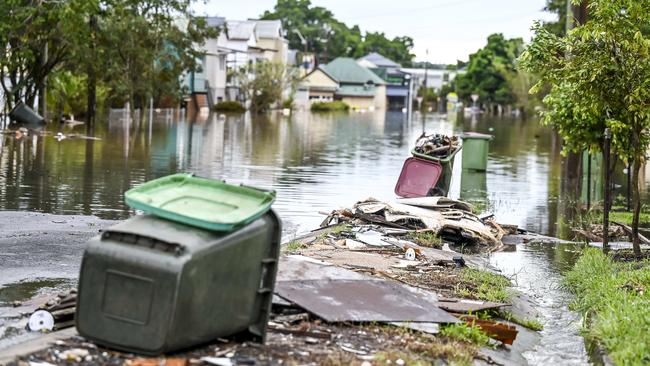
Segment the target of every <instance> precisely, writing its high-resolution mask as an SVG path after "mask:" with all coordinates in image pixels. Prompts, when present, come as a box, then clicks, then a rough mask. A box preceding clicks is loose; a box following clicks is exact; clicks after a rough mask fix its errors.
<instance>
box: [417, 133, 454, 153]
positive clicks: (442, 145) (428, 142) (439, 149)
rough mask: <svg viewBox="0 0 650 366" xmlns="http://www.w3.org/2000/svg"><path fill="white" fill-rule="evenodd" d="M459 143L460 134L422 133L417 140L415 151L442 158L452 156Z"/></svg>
mask: <svg viewBox="0 0 650 366" xmlns="http://www.w3.org/2000/svg"><path fill="white" fill-rule="evenodd" d="M459 145H460V142H459V141H458V136H446V135H441V134H432V135H426V134H425V133H422V135H420V137H418V139H417V141H416V142H415V152H417V153H419V154H424V155H428V156H432V157H436V158H440V159H442V158H446V157H448V156H451V155H452V154H453V153H454V152H455V151H456V150H458V147H459Z"/></svg>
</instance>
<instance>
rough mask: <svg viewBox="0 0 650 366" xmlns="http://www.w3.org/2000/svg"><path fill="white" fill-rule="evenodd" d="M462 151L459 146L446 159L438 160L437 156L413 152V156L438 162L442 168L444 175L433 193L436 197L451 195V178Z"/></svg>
mask: <svg viewBox="0 0 650 366" xmlns="http://www.w3.org/2000/svg"><path fill="white" fill-rule="evenodd" d="M460 149H462V146H459V147H458V148H457V149H456V150H455V151H453V152H452V153H451V154H449V155H448V156H447V157H445V158H438V157H435V156H430V155H426V154H420V153H418V152H416V151H415V149H413V150H411V154H412V155H413V156H415V157H416V158H420V159H425V160H431V161H437V162H438V163H440V165H441V166H442V174H441V175H440V179H439V180H438V184H436V186H435V187H434V191H435V192H433V193H434V195H435V196H447V194H448V193H449V186H450V185H451V176H452V173H453V171H454V158H455V157H456V154H458V152H459V151H460Z"/></svg>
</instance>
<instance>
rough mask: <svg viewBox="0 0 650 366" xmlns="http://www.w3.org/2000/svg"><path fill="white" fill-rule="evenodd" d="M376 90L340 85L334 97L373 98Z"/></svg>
mask: <svg viewBox="0 0 650 366" xmlns="http://www.w3.org/2000/svg"><path fill="white" fill-rule="evenodd" d="M376 89H377V88H375V87H374V86H369V87H367V86H362V85H342V86H340V87H339V88H338V89H337V90H336V93H335V94H336V95H340V96H346V97H368V98H374V97H375V94H377V90H376Z"/></svg>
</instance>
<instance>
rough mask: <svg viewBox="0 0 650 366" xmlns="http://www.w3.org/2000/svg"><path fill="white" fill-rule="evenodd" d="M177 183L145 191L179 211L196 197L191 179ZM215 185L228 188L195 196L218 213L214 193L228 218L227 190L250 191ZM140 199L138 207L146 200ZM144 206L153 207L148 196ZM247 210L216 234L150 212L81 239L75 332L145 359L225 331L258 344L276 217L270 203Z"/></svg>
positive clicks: (274, 259) (267, 302) (273, 266)
mask: <svg viewBox="0 0 650 366" xmlns="http://www.w3.org/2000/svg"><path fill="white" fill-rule="evenodd" d="M184 179H185V180H183V179H180V180H179V179H177V180H176V181H174V182H172V183H173V185H171V186H170V185H163V186H160V185H159V186H157V187H155V188H154V189H153V190H152V191H150V192H146V193H148V194H151V195H152V196H156V197H157V195H162V196H165V195H166V196H165V197H164V199H163V201H164V202H162V201H161V202H162V203H161V207H162V208H164V207H176V206H178V205H179V206H178V207H184V206H186V205H184V204H183V201H184V200H185V202H186V203H192V202H193V203H194V204H196V200H197V199H198V198H199V197H196V196H193V197H190V196H189V193H188V192H192V189H199V188H197V186H194V187H193V188H192V187H190V188H192V189H189V190H188V186H192V185H193V184H195V183H196V179H195V178H194V177H191V176H189V177H186V178H184ZM154 182H155V181H154ZM150 183H151V182H150ZM199 183H200V184H203V183H205V182H203V183H201V181H199ZM147 184H149V183H147ZM166 184H169V182H167V183H166ZM200 184H199V185H200ZM210 184H212V183H210ZM210 184H208V186H210ZM219 184H225V183H219ZM161 187H162V188H161ZM214 187H221V188H222V189H225V190H227V191H228V192H230V194H229V195H228V197H226V196H219V195H215V196H210V195H209V194H207V193H206V192H207V191H206V192H203V194H204V196H203V198H204V199H206V200H208V201H210V199H211V198H212V199H213V201H211V202H209V204H206V205H208V206H209V207H212V209H217V208H218V207H220V205H218V204H217V202H216V201H214V197H220V198H218V199H222V200H223V202H221V203H222V205H221V206H222V207H223V210H231V211H232V212H231V213H232V214H234V212H235V211H236V210H237V207H234V206H233V205H232V202H230V203H227V202H225V201H227V200H228V199H230V198H231V195H233V194H234V195H237V194H240V195H241V194H243V195H246V194H249V193H251V192H248V191H247V190H250V189H252V188H250V187H237V186H230V187H226V186H219V185H217V186H214ZM214 187H212V188H214ZM239 188H242V189H239ZM157 189H160V191H156V190H157ZM152 192H153V193H152ZM194 193H196V192H194ZM262 193H264V192H262ZM267 193H268V192H267ZM252 194H259V192H258V193H255V192H252ZM136 198H143V196H140V197H138V196H136ZM150 198H151V197H150ZM239 199H241V197H239ZM142 202H145V203H147V199H143V200H142ZM165 202H166V203H165ZM148 204H155V197H154V198H152V200H151V201H148ZM269 206H270V205H269ZM194 207H195V211H201V210H200V208H197V207H196V206H194ZM175 211H176V213H177V214H179V213H180V215H179V218H181V217H183V216H184V215H188V214H189V213H190V212H191V211H192V210H190V209H188V208H187V207H186V210H185V211H184V212H183V210H180V209H175ZM199 214H200V212H199ZM255 215H256V216H257V218H254V219H253V220H252V221H250V222H246V221H247V220H245V219H244V217H243V216H241V215H240V217H239V219H238V220H240V221H241V222H244V224H243V225H241V226H238V225H235V226H234V227H231V228H229V229H228V230H222V231H217V230H210V229H206V228H202V227H197V226H192V225H188V224H187V223H185V222H178V221H173V220H169V219H165V218H162V217H159V216H155V215H149V214H145V215H140V216H135V217H133V218H131V219H129V220H126V221H124V222H122V223H120V224H118V225H115V226H113V227H111V228H109V229H107V230H105V231H104V232H103V233H102V234H101V235H100V236H98V237H96V238H94V239H92V240H91V241H90V242H89V244H88V247H87V249H86V251H85V253H84V256H83V260H82V265H81V274H80V279H79V294H78V303H77V314H76V326H77V330H78V332H79V334H80V335H82V336H83V337H85V338H87V339H89V340H92V341H94V342H96V343H98V344H101V345H104V346H107V347H110V348H115V349H119V350H123V351H128V352H134V353H141V354H148V355H157V354H162V353H167V352H172V351H176V350H180V349H184V348H188V347H193V346H197V345H200V344H203V343H206V342H209V341H211V340H214V339H216V338H219V337H225V336H235V335H237V336H239V337H240V339H249V340H253V341H258V342H263V341H264V339H265V329H266V324H267V320H268V314H269V311H270V307H271V300H272V296H273V289H274V286H275V276H276V272H277V263H278V256H279V251H280V235H281V223H280V220H279V218H278V216H277V215H276V214H275V212H274V211H273V210H271V209H269V208H267V209H266V210H265V211H264V212H262V213H261V214H260V212H259V210H258V211H257V212H256V213H255ZM226 216H227V215H226ZM222 217H225V216H223V215H222ZM194 219H197V217H195V218H194ZM199 219H209V217H199ZM180 221H183V220H180Z"/></svg>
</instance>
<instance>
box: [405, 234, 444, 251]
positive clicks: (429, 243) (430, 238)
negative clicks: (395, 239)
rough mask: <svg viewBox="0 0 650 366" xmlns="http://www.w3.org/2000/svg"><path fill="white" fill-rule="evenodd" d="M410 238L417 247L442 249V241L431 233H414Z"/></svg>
mask: <svg viewBox="0 0 650 366" xmlns="http://www.w3.org/2000/svg"><path fill="white" fill-rule="evenodd" d="M408 237H409V238H410V239H411V240H413V241H414V242H415V244H417V245H421V246H423V247H429V248H436V249H440V248H442V239H441V238H440V237H439V236H437V235H436V234H434V233H432V232H431V231H420V232H418V231H412V232H410V233H409V234H408Z"/></svg>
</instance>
